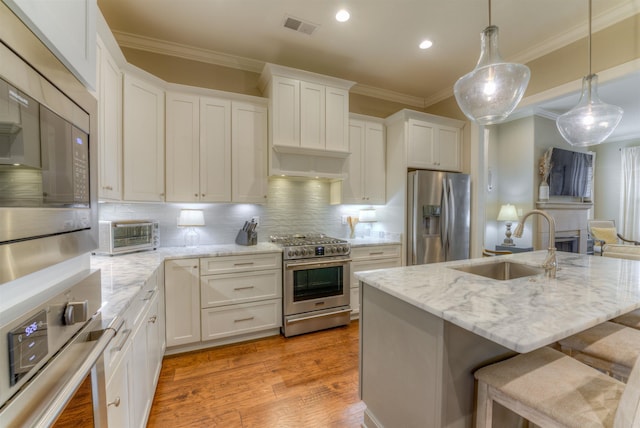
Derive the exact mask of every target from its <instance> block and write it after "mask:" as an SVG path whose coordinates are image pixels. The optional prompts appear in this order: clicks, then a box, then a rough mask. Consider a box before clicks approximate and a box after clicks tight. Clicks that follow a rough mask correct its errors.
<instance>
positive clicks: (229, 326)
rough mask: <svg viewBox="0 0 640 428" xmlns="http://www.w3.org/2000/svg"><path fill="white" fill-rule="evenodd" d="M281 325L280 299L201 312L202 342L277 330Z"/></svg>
mask: <svg viewBox="0 0 640 428" xmlns="http://www.w3.org/2000/svg"><path fill="white" fill-rule="evenodd" d="M281 324H282V301H281V300H280V299H273V300H266V301H262V302H254V303H243V304H239V305H233V306H221V307H218V308H210V309H203V310H202V340H203V341H205V340H213V339H219V338H221V337H227V336H234V335H237V334H243V333H251V332H254V331H259V330H266V329H270V328H278V327H280V326H281Z"/></svg>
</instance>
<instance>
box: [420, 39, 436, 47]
mask: <svg viewBox="0 0 640 428" xmlns="http://www.w3.org/2000/svg"><path fill="white" fill-rule="evenodd" d="M418 46H419V47H420V49H429V48H430V47H431V46H433V42H432V41H431V40H423V41H422V42H420V44H419V45H418Z"/></svg>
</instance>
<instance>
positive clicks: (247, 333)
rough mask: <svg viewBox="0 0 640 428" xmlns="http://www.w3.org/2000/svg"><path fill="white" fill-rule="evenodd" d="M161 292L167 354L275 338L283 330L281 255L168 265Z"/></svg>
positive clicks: (246, 256) (253, 255)
mask: <svg viewBox="0 0 640 428" xmlns="http://www.w3.org/2000/svg"><path fill="white" fill-rule="evenodd" d="M165 289H166V316H167V319H166V323H167V324H166V334H167V347H169V348H172V349H170V351H169V352H170V353H174V352H182V351H185V350H191V349H199V348H206V347H208V346H212V345H214V344H223V343H231V342H238V341H241V340H247V339H252V338H257V337H261V336H268V335H272V334H277V333H278V332H279V328H280V326H281V324H282V255H281V254H280V253H279V252H274V253H260V254H246V255H228V256H218V257H203V258H201V259H177V260H167V261H166V262H165ZM212 341H216V343H212Z"/></svg>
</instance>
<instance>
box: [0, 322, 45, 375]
mask: <svg viewBox="0 0 640 428" xmlns="http://www.w3.org/2000/svg"><path fill="white" fill-rule="evenodd" d="M8 336H9V337H8V339H9V383H10V385H11V386H13V385H15V384H16V383H18V381H19V380H20V379H21V378H22V377H23V376H25V375H26V374H27V373H29V370H31V369H32V368H33V367H34V366H35V365H36V364H38V363H39V362H40V361H42V359H44V358H45V357H46V356H47V353H48V352H49V345H48V336H47V313H46V311H45V310H41V311H40V312H38V313H36V314H35V315H34V316H32V317H31V318H29V319H27V320H25V321H24V322H23V323H21V324H20V325H19V326H18V327H16V328H14V329H13V330H11V331H10V332H9V335H8Z"/></svg>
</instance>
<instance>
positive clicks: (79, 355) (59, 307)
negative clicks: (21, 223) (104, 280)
mask: <svg viewBox="0 0 640 428" xmlns="http://www.w3.org/2000/svg"><path fill="white" fill-rule="evenodd" d="M101 304H102V293H101V283H100V271H99V270H86V271H84V272H81V273H78V274H76V275H74V276H72V277H71V278H69V279H67V280H65V281H63V282H61V283H60V284H58V285H57V286H56V287H54V288H52V289H50V290H48V291H47V292H43V293H41V294H39V295H36V296H35V297H33V298H32V299H28V300H25V301H23V302H21V303H19V304H17V305H15V306H12V307H11V308H9V309H8V310H5V311H3V312H1V313H0V350H2V352H0V368H1V369H0V421H2V423H1V425H2V426H16V427H17V426H50V425H51V424H52V423H53V422H54V421H55V420H56V418H57V417H58V416H59V414H60V413H61V412H62V411H63V409H64V408H65V405H66V403H67V402H68V401H69V400H70V399H71V397H72V396H73V394H74V392H75V391H76V389H77V388H78V387H79V386H80V384H81V383H82V382H83V380H84V379H85V378H86V377H87V375H88V374H89V373H91V382H92V396H93V400H92V401H93V410H94V422H95V426H106V411H107V409H106V395H105V391H106V390H105V379H104V361H103V358H102V354H103V352H104V349H105V348H106V346H107V345H108V343H109V341H110V340H111V339H112V338H113V336H114V334H115V329H114V328H111V327H108V326H107V328H105V326H103V320H102V317H101V314H100V312H99V309H100V306H101Z"/></svg>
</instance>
